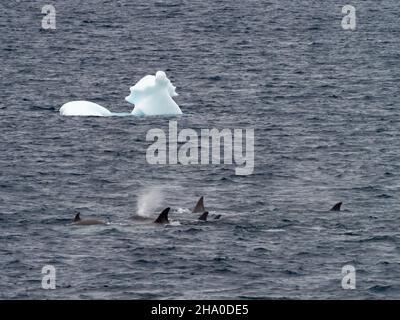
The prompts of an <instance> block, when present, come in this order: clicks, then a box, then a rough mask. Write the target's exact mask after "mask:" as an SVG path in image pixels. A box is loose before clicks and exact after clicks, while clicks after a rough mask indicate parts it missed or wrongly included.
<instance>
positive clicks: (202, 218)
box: [199, 211, 208, 221]
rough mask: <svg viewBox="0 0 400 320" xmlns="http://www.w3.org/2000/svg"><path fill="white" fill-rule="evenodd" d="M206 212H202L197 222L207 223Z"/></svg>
mask: <svg viewBox="0 0 400 320" xmlns="http://www.w3.org/2000/svg"><path fill="white" fill-rule="evenodd" d="M207 216H208V211H206V212H204V213H203V214H202V215H201V216H200V217H199V220H201V221H207Z"/></svg>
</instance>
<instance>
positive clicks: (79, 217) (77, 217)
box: [74, 212, 81, 222]
mask: <svg viewBox="0 0 400 320" xmlns="http://www.w3.org/2000/svg"><path fill="white" fill-rule="evenodd" d="M78 221H81V213H80V212H78V213H77V214H76V215H75V218H74V222H78Z"/></svg>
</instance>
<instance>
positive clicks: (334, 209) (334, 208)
mask: <svg viewBox="0 0 400 320" xmlns="http://www.w3.org/2000/svg"><path fill="white" fill-rule="evenodd" d="M341 205H342V202H338V203H336V204H335V205H334V206H333V207H332V209H331V211H340V207H341Z"/></svg>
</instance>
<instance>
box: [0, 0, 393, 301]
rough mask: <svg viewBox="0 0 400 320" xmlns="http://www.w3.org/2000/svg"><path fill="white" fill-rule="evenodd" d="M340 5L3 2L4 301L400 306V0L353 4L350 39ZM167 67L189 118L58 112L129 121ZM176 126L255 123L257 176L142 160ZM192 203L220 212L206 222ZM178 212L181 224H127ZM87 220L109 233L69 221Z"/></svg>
mask: <svg viewBox="0 0 400 320" xmlns="http://www.w3.org/2000/svg"><path fill="white" fill-rule="evenodd" d="M44 4H53V5H54V6H55V8H56V13H57V15H56V27H57V28H56V30H43V29H42V28H41V19H42V18H43V16H44V15H43V14H42V13H41V8H42V6H43V5H44ZM344 4H346V3H344V2H343V1H336V0H335V1H334V0H329V1H317V0H315V1H312V0H308V1H302V2H301V3H300V2H298V1H290V0H269V1H256V0H254V1H250V0H247V1H226V0H224V1H218V2H217V1H210V0H191V1H184V0H171V1H153V0H150V1H131V0H117V1H106V0H89V1H77V0H69V1H61V0H49V1H47V2H46V3H44V2H43V1H33V0H26V1H23V0H21V1H16V0H14V1H9V2H4V1H3V2H2V3H1V4H0V18H1V19H0V31H1V32H0V65H1V90H0V133H1V139H0V298H2V299H94V298H99V299H224V298H229V299H244V298H274V299H275V298H276V299H281V298H294V299H311V298H318V299H364V298H368V299H386V298H389V299H393V298H399V297H400V288H399V278H398V275H399V271H400V231H399V226H400V217H399V212H400V201H399V200H400V173H399V172H400V139H399V138H400V133H399V132H400V112H399V103H398V101H399V83H400V67H399V59H400V24H399V14H400V8H399V5H398V2H397V1H395V0H383V1H372V0H367V1H357V0H356V1H351V4H352V5H353V6H355V7H356V9H357V12H356V13H357V29H356V30H355V31H353V32H352V31H344V30H343V29H342V27H341V19H342V17H343V15H342V13H341V8H342V6H343V5H344ZM157 70H164V71H165V72H166V73H167V75H168V77H169V78H170V79H171V81H172V83H173V84H174V85H176V87H177V92H178V93H179V96H178V97H177V98H176V99H175V100H176V102H177V103H178V104H179V105H180V107H181V109H182V111H183V112H184V115H183V116H181V117H172V118H165V117H149V118H135V117H112V118H93V117H61V116H60V115H59V113H58V109H59V108H60V106H61V105H62V104H64V103H66V102H68V101H72V100H89V101H93V102H96V103H99V104H101V105H103V106H106V107H108V108H109V109H110V110H112V111H114V112H130V111H131V109H132V106H131V105H129V104H128V103H126V102H125V101H124V97H125V96H127V95H128V94H129V87H130V86H132V85H133V84H134V83H136V82H137V81H138V80H139V79H140V78H141V77H143V76H144V75H146V74H154V73H155V72H156V71H157ZM170 120H175V121H177V122H178V129H179V130H180V129H183V128H192V129H195V130H200V129H202V128H205V129H207V128H218V129H223V128H228V129H235V128H253V129H254V130H255V167H254V172H253V174H251V175H247V176H238V175H235V170H234V169H235V165H234V164H232V165H229V164H225V165H222V164H221V165H188V166H182V165H150V164H148V163H147V161H146V157H145V156H146V150H147V148H148V147H149V145H150V144H151V142H149V141H146V133H147V132H148V130H150V129H152V128H161V129H164V130H167V129H168V123H169V121H170ZM200 196H204V197H205V204H206V208H207V209H208V210H210V214H211V215H212V216H213V215H216V214H221V215H222V217H221V219H220V220H216V221H214V220H212V219H211V220H210V221H209V222H206V223H201V222H198V221H196V218H197V215H193V214H191V213H190V209H191V208H192V207H193V206H194V205H195V203H196V201H197V199H198V198H199V197H200ZM338 201H343V206H342V208H343V210H342V211H341V212H330V211H329V209H330V208H331V207H332V206H333V205H334V204H335V203H336V202H338ZM167 206H170V207H171V208H172V212H171V214H170V218H171V219H172V220H173V221H174V223H173V224H172V225H169V226H158V225H154V224H152V223H151V222H149V223H147V222H146V221H138V220H137V219H133V218H132V217H133V216H134V215H135V214H137V213H138V212H141V211H143V210H145V211H146V209H147V211H148V212H151V213H152V214H151V217H152V218H155V217H156V216H157V214H158V212H160V211H161V210H162V209H163V208H164V207H167ZM77 210H79V211H80V212H81V214H82V216H83V217H87V218H89V217H90V218H94V217H96V218H99V219H104V220H107V221H109V222H110V224H109V225H107V226H91V227H76V226H71V225H70V222H71V220H72V218H73V216H74V214H75V211H77ZM348 264H350V265H352V266H354V267H355V269H356V289H355V290H343V289H342V286H341V281H342V274H341V271H342V267H343V266H344V265H348ZM45 265H53V266H54V267H55V268H56V285H57V287H56V289H55V290H43V289H42V287H41V281H42V274H41V271H42V267H43V266H45Z"/></svg>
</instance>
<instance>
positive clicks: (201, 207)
mask: <svg viewBox="0 0 400 320" xmlns="http://www.w3.org/2000/svg"><path fill="white" fill-rule="evenodd" d="M205 211H206V210H205V209H204V197H203V196H202V197H201V198H200V199H199V201H197V203H196V206H195V207H194V209H193V210H192V213H204V212H205Z"/></svg>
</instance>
